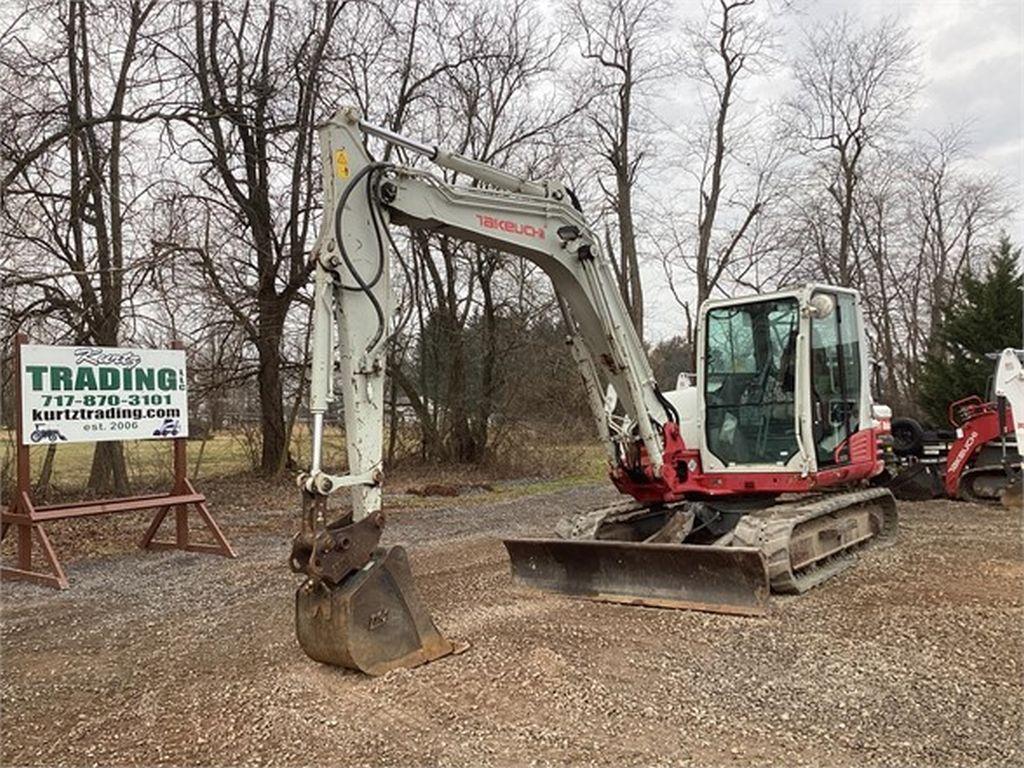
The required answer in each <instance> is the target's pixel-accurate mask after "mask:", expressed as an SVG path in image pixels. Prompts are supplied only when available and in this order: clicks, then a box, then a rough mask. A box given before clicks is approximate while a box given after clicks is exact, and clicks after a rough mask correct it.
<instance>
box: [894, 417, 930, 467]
mask: <svg viewBox="0 0 1024 768" xmlns="http://www.w3.org/2000/svg"><path fill="white" fill-rule="evenodd" d="M891 429H892V449H893V452H894V453H895V454H896V455H897V456H918V457H919V456H921V453H922V451H923V449H924V428H923V427H922V426H921V424H920V422H918V421H917V420H916V419H907V418H899V419H893V420H892V427H891Z"/></svg>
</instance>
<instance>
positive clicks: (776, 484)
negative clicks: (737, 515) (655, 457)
mask: <svg viewBox="0 0 1024 768" xmlns="http://www.w3.org/2000/svg"><path fill="white" fill-rule="evenodd" d="M879 434H881V430H876V429H863V430H860V431H859V432H857V433H855V434H854V435H852V437H851V439H850V458H851V459H852V460H851V461H850V463H848V464H843V465H841V466H836V467H829V468H827V469H822V470H819V471H818V472H815V473H813V474H809V475H803V474H801V473H800V472H792V471H779V472H704V471H703V469H702V467H701V464H700V452H699V451H696V450H692V449H687V448H686V447H685V445H684V444H683V441H682V438H681V436H680V435H679V428H678V427H677V426H676V425H675V424H671V423H670V424H667V425H665V427H664V430H663V437H664V439H665V453H664V464H663V466H662V471H661V476H660V477H654V476H653V475H652V474H651V470H650V466H649V464H648V462H647V458H646V454H645V453H644V452H643V451H641V456H640V460H641V463H642V469H641V470H640V471H639V472H637V471H633V472H629V471H627V470H626V469H625V468H623V467H616V468H615V469H613V470H612V472H611V479H612V482H613V483H614V484H615V486H616V487H617V488H618V489H619V491H621V492H622V493H625V494H628V495H629V496H632V497H633V498H634V499H636V500H637V501H639V502H641V503H658V502H670V501H679V500H681V499H685V498H699V497H702V496H703V497H724V496H736V495H751V494H772V495H775V494H781V493H802V492H803V493H806V492H808V491H813V490H817V489H821V488H828V487H831V486H834V485H847V484H849V483H853V482H856V481H858V480H864V479H867V478H869V477H874V476H875V475H877V474H878V473H879V472H881V471H882V470H883V469H884V466H885V465H884V462H883V461H881V460H880V459H879V457H878V451H877V444H878V435H879ZM693 467H696V468H695V469H694V468H693Z"/></svg>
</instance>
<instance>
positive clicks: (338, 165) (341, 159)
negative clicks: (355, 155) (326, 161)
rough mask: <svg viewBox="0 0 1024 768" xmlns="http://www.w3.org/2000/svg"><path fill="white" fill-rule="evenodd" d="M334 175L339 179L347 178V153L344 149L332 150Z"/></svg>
mask: <svg viewBox="0 0 1024 768" xmlns="http://www.w3.org/2000/svg"><path fill="white" fill-rule="evenodd" d="M334 173H335V174H336V175H337V177H338V178H339V179H347V178H348V152H346V151H345V150H344V149H336V150H334Z"/></svg>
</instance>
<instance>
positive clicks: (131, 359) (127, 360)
mask: <svg viewBox="0 0 1024 768" xmlns="http://www.w3.org/2000/svg"><path fill="white" fill-rule="evenodd" d="M141 362H142V357H141V356H140V355H137V354H135V353H134V352H108V351H105V350H102V349H95V348H90V347H79V348H78V349H76V350H75V365H97V366H99V365H115V366H117V367H118V368H134V367H136V366H137V365H139V363H141Z"/></svg>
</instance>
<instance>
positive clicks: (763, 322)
mask: <svg viewBox="0 0 1024 768" xmlns="http://www.w3.org/2000/svg"><path fill="white" fill-rule="evenodd" d="M368 136H372V137H376V138H377V139H380V140H383V141H384V142H387V143H389V144H392V145H394V146H395V147H398V148H401V149H402V150H403V151H404V152H407V153H415V154H418V155H422V156H424V157H426V158H427V159H428V160H429V161H430V162H431V163H432V164H433V165H434V166H436V167H439V168H443V169H447V170H449V171H452V172H454V173H455V174H456V175H457V176H458V177H461V178H462V179H463V180H466V181H468V182H469V183H470V184H471V185H456V184H452V183H448V182H447V181H445V180H444V179H443V178H441V177H439V176H438V175H436V173H431V172H430V170H428V169H426V168H417V167H411V166H408V165H402V164H398V163H391V162H382V161H376V160H374V159H373V158H372V157H371V156H370V154H369V152H368V150H367V147H366V139H367V137H368ZM320 141H321V151H322V158H323V175H324V194H325V200H324V211H325V214H324V221H325V224H324V226H323V228H322V231H321V233H320V236H319V239H318V241H317V244H316V246H315V258H316V288H315V296H314V302H315V306H314V326H313V333H312V340H311V346H312V377H311V394H310V403H309V406H310V413H311V420H312V425H311V431H312V461H311V467H310V469H309V472H308V473H305V474H303V475H302V476H301V477H300V478H299V484H300V487H301V489H302V494H303V512H302V525H301V530H300V532H299V533H298V534H297V535H296V537H295V540H294V542H293V547H292V553H291V567H292V569H293V570H294V571H295V572H297V573H301V574H302V575H303V576H304V579H303V581H302V584H301V585H300V586H299V588H298V590H297V593H296V631H297V635H298V640H299V643H300V645H301V646H302V648H303V650H304V651H305V652H306V653H307V654H308V655H309V656H310V657H311V658H313V659H316V660H318V661H321V662H325V663H328V664H334V665H339V666H343V667H348V668H352V669H358V670H361V671H363V672H366V673H368V674H380V673H383V672H386V671H388V670H390V669H394V668H396V667H412V666H416V665H418V664H421V663H424V662H427V661H430V660H432V659H436V658H439V657H441V656H444V655H447V654H448V653H451V652H452V649H453V645H452V643H451V642H449V640H447V639H446V638H445V637H444V636H443V635H442V634H441V633H440V632H439V631H438V630H437V628H436V626H435V625H434V623H433V621H432V619H431V617H430V614H429V612H428V611H427V609H426V608H425V606H424V605H423V603H422V602H421V600H420V598H419V597H418V595H417V593H416V590H415V587H414V584H413V579H412V574H411V570H410V567H409V562H408V558H407V556H406V553H405V551H404V549H403V548H402V547H400V546H386V547H382V546H380V537H381V532H382V530H383V526H384V516H383V514H382V512H381V488H382V483H383V480H384V467H383V463H382V457H383V452H382V447H383V433H384V381H385V357H386V345H387V343H388V336H389V329H388V323H389V318H390V317H391V312H392V294H391V285H390V274H389V272H390V262H391V256H392V253H393V252H394V251H395V250H397V246H396V243H395V241H394V240H393V239H392V236H391V234H390V230H389V227H390V226H392V225H399V226H405V227H408V228H410V229H412V230H420V231H426V232H428V233H440V234H443V235H445V236H447V237H450V238H456V239H460V240H463V241H466V242H469V243H473V244H476V245H479V246H483V247H486V248H492V249H494V250H496V251H501V252H504V253H508V254H512V255H516V256H521V257H523V258H525V259H528V260H530V261H531V262H533V263H534V264H536V265H537V266H538V267H540V268H541V269H542V270H543V271H544V272H545V273H546V274H547V275H548V277H550V279H551V282H552V284H553V287H554V291H555V293H556V296H557V298H558V303H559V306H560V308H561V312H562V317H563V321H564V323H565V327H566V329H567V333H568V342H569V347H570V350H571V353H572V356H573V358H574V359H575V361H576V363H577V365H578V368H579V373H580V376H581V379H582V382H583V389H582V392H583V393H584V396H585V397H586V398H587V401H588V403H589V405H590V408H591V410H592V411H593V415H594V423H595V426H596V429H597V434H598V437H599V438H600V440H601V443H602V445H603V446H604V449H605V451H606V454H607V460H608V467H609V474H610V478H611V480H612V482H613V483H614V484H615V486H616V487H617V488H618V489H619V490H620V491H621V492H623V493H624V494H626V495H628V496H630V497H632V501H631V502H628V503H624V504H619V505H616V506H613V507H611V508H607V509H601V510H595V511H593V512H588V513H584V514H578V515H576V516H574V517H568V518H567V519H565V520H563V521H561V522H560V523H559V524H558V526H557V528H556V531H557V533H558V535H557V536H553V537H552V538H547V539H517V540H507V541H505V542H504V543H505V547H506V549H507V551H508V554H509V557H510V561H511V567H512V578H513V579H514V581H516V582H517V583H519V584H522V585H525V586H527V587H532V588H535V589H539V590H544V591H548V592H555V593H558V594H564V595H569V596H573V597H580V598H590V599H597V600H605V601H613V602H620V603H627V604H639V605H648V606H658V607H670V608H684V609H696V610H705V611H715V612H724V613H733V614H747V615H758V614H763V613H764V612H765V611H766V610H767V606H768V599H769V593H770V592H772V591H775V592H783V593H800V592H803V591H805V590H807V589H809V588H811V587H812V586H814V585H816V584H819V583H821V582H822V581H824V580H825V579H827V578H829V577H831V576H833V575H834V574H836V573H838V572H840V571H841V570H843V569H844V568H846V567H848V566H849V565H850V564H851V563H852V562H853V561H854V559H855V557H856V555H855V554H854V553H855V551H856V550H857V549H858V548H860V547H863V546H864V545H866V544H869V543H871V542H873V541H878V540H882V539H885V538H891V537H893V536H894V535H895V532H896V526H897V520H896V508H895V501H894V499H893V497H892V494H891V493H890V492H889V491H888V490H887V489H885V488H880V487H871V486H870V484H869V481H870V480H871V478H873V477H875V476H877V475H879V474H880V473H881V472H882V470H883V468H884V465H883V460H882V447H883V444H884V443H885V441H886V440H887V439H888V431H889V419H890V416H891V413H890V411H889V409H888V408H886V407H885V406H880V405H876V404H874V403H873V401H872V398H871V393H870V389H869V371H870V366H869V361H868V358H867V344H866V338H865V331H864V323H863V318H862V315H861V309H860V304H859V300H858V296H857V294H856V292H855V291H851V290H848V289H845V288H838V287H834V286H827V285H802V286H798V287H794V288H791V289H785V290H780V291H778V292H775V293H771V294H762V295H756V296H749V297H744V298H736V299H726V300H715V301H709V302H706V303H705V305H704V306H702V307H701V309H700V314H699V331H698V344H699V346H698V350H699V351H698V355H697V372H696V381H695V383H694V384H692V385H690V384H687V383H686V381H684V380H683V378H682V377H681V386H679V387H678V388H677V389H676V390H675V391H671V392H662V391H660V390H659V388H658V385H657V383H656V380H655V377H654V375H653V373H652V370H651V365H650V363H649V361H648V359H647V356H646V354H645V351H644V348H643V346H642V345H641V343H640V341H639V339H638V337H637V334H636V331H635V329H634V328H633V325H632V323H631V322H630V319H629V314H628V313H627V311H626V308H625V306H624V305H623V301H622V298H621V296H620V293H619V290H618V287H617V285H616V282H615V277H614V274H613V272H612V269H611V265H610V263H609V261H608V259H607V257H606V256H605V255H604V254H603V253H602V252H601V247H600V241H599V238H598V237H597V236H596V235H595V233H594V232H593V231H592V230H591V229H590V228H589V227H588V225H587V222H586V220H585V219H584V217H583V215H582V212H581V210H580V206H579V204H578V202H577V200H576V196H575V195H574V194H573V192H572V191H571V190H570V189H568V188H567V187H566V186H565V185H563V184H561V183H559V182H557V181H552V180H542V181H537V180H531V179H527V178H523V177H521V176H517V175H515V174H513V173H509V172H506V171H504V170H501V169H499V168H495V167H493V166H489V165H487V164H484V163H480V162H478V161H475V160H472V159H470V158H466V157H463V156H460V155H457V154H453V153H450V152H446V151H445V150H443V149H440V148H438V147H434V146H429V145H426V144H423V143H421V142H418V141H415V140H413V139H410V138H407V137H405V136H401V135H398V134H396V133H394V132H392V131H389V130H387V129H385V128H380V127H376V126H373V125H369V124H367V123H366V122H365V121H363V120H362V118H361V116H360V114H359V113H358V112H357V111H356V110H354V109H342V110H340V111H339V112H338V113H337V114H336V115H335V116H334V117H333V119H331V120H330V122H328V123H327V124H326V125H324V126H323V127H322V128H321V129H320ZM428 168H429V166H428ZM538 375H543V374H542V373H541V372H538ZM339 390H340V395H341V399H342V402H343V408H344V431H345V440H346V444H347V449H348V471H347V472H346V473H345V474H335V473H332V472H331V470H330V469H328V467H327V465H326V464H325V462H324V455H323V454H324V438H323V436H324V418H325V413H326V412H327V408H328V404H329V403H330V402H331V401H332V400H334V398H335V397H336V395H337V394H338V393H339ZM337 493H347V494H348V495H349V501H350V504H349V505H348V506H349V507H350V508H349V509H348V510H347V511H345V512H342V513H340V514H338V515H337V516H336V517H335V513H334V512H333V511H331V507H329V505H328V499H329V498H330V496H331V495H332V494H337ZM332 518H333V519H332Z"/></svg>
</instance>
